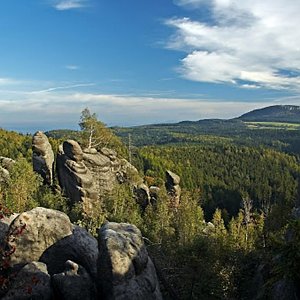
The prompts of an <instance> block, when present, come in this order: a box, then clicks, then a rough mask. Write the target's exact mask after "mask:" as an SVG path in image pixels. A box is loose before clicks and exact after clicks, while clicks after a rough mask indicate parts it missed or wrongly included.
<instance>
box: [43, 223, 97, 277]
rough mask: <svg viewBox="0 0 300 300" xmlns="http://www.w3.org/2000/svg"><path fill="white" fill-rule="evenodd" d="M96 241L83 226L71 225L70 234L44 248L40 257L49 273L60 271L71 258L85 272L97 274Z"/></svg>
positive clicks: (93, 275) (94, 275) (92, 274)
mask: <svg viewBox="0 0 300 300" xmlns="http://www.w3.org/2000/svg"><path fill="white" fill-rule="evenodd" d="M97 258H98V243H97V240H96V239H95V238H94V237H93V236H92V235H91V234H89V233H88V232H87V231H86V230H85V229H84V228H82V227H79V226H74V227H73V232H72V234H71V235H68V236H66V237H64V238H63V239H61V240H59V241H57V242H56V243H55V244H53V245H52V246H50V247H49V248H48V249H46V250H45V251H44V253H43V255H42V256H41V258H40V261H42V262H44V263H45V264H47V266H48V272H49V274H51V275H53V274H55V273H61V272H62V271H63V270H64V267H65V262H66V261H67V260H72V261H74V262H76V263H77V264H80V265H82V266H83V267H84V268H85V269H86V270H87V272H88V273H89V274H90V275H91V276H92V278H94V279H95V278H96V276H97Z"/></svg>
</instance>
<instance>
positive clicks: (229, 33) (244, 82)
mask: <svg viewBox="0 0 300 300" xmlns="http://www.w3.org/2000/svg"><path fill="white" fill-rule="evenodd" d="M175 3H176V4H178V5H182V6H193V7H194V8H195V9H203V8H205V9H206V10H208V11H210V14H211V16H210V21H209V22H207V21H202V20H201V19H191V18H188V17H186V18H173V19H169V20H167V21H166V24H167V25H168V26H170V27H173V28H174V29H175V33H174V35H173V36H172V37H171V38H170V40H169V42H168V45H167V46H168V48H169V49H173V50H180V51H185V52H187V55H186V56H185V58H183V59H182V61H181V66H180V68H178V70H179V72H180V73H181V74H182V75H183V76H184V77H185V78H187V79H190V80H193V81H200V82H213V83H226V84H234V85H237V86H240V87H242V88H257V87H262V88H268V89H286V90H297V91H299V90H300V44H299V40H300V31H299V30H295V28H299V27H300V19H299V17H298V14H299V11H300V2H298V1H294V0H276V1H274V0H264V1H261V0H243V1H238V0H226V1H224V0H177V1H175ZM188 13H189V11H187V14H188Z"/></svg>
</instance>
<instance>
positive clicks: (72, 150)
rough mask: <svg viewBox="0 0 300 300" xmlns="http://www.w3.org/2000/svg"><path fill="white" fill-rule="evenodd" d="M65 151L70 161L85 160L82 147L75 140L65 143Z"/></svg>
mask: <svg viewBox="0 0 300 300" xmlns="http://www.w3.org/2000/svg"><path fill="white" fill-rule="evenodd" d="M63 151H64V153H65V154H66V156H68V157H69V158H70V159H72V160H74V161H76V162H80V161H82V159H83V152H82V149H81V147H80V145H79V144H78V143H77V142H76V141H73V140H67V141H65V142H64V143H63Z"/></svg>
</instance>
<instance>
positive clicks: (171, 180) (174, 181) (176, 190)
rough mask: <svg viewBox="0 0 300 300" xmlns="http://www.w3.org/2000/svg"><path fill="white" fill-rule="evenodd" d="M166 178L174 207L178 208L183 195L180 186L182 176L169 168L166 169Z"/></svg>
mask: <svg viewBox="0 0 300 300" xmlns="http://www.w3.org/2000/svg"><path fill="white" fill-rule="evenodd" d="M166 179H167V181H166V189H167V192H168V194H169V196H170V198H171V202H172V205H173V207H174V208H177V207H178V206H179V202H180V195H181V188H180V186H179V183H180V177H179V176H178V175H177V174H175V173H173V172H171V171H169V170H168V171H166Z"/></svg>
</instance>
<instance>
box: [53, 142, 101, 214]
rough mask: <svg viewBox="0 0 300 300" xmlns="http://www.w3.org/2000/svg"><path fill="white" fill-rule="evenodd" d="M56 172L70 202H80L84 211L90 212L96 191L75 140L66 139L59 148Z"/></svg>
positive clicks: (96, 197)
mask: <svg viewBox="0 0 300 300" xmlns="http://www.w3.org/2000/svg"><path fill="white" fill-rule="evenodd" d="M57 174H58V179H59V184H60V186H61V189H62V191H63V193H64V194H65V195H66V196H67V197H68V198H69V199H70V200H71V202H72V204H76V203H82V205H83V209H84V211H85V212H86V213H90V212H91V211H92V210H93V207H94V203H95V202H97V201H98V193H97V190H96V187H95V180H94V178H93V174H92V173H91V172H90V170H89V169H88V168H87V167H86V165H85V163H84V161H83V152H82V150H81V147H80V146H79V144H78V143H77V142H75V141H72V140H68V141H66V142H64V143H63V146H62V147H60V148H59V153H58V155H57Z"/></svg>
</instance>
